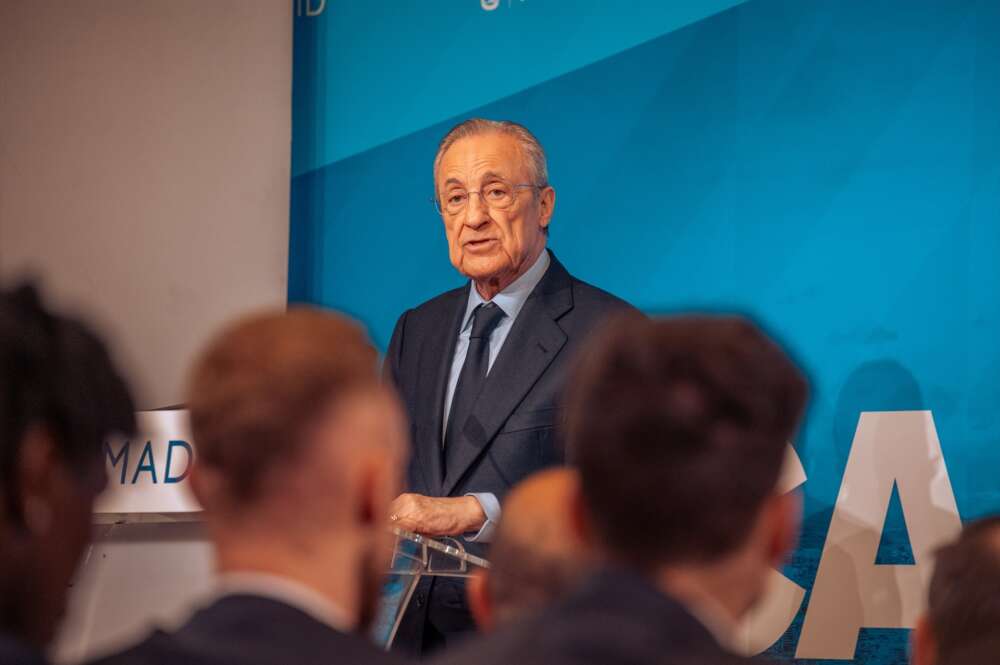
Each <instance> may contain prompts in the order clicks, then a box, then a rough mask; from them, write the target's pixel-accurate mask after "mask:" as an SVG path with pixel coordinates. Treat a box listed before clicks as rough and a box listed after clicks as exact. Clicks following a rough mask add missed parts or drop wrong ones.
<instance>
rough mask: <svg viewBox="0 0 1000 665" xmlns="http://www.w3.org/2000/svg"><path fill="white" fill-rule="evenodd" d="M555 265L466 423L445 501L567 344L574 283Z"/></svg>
mask: <svg viewBox="0 0 1000 665" xmlns="http://www.w3.org/2000/svg"><path fill="white" fill-rule="evenodd" d="M551 259H552V263H551V264H550V265H549V269H548V270H547V271H546V273H545V276H544V277H542V280H541V281H540V282H539V283H538V286H536V287H535V290H534V291H533V292H532V294H531V295H530V296H529V297H528V300H527V302H525V304H524V309H523V310H521V313H520V314H519V315H518V317H517V320H516V321H515V322H514V327H513V328H511V331H510V333H509V334H508V335H507V339H506V341H504V345H503V348H502V349H500V354H499V355H498V356H497V359H496V361H495V362H494V363H493V368H492V369H491V370H490V373H489V376H488V377H487V380H486V385H484V386H483V392H482V393H481V394H480V395H479V398H478V399H477V400H476V405H475V407H473V410H472V415H471V416H470V417H469V419H468V420H467V421H466V422H465V425H464V427H463V430H462V434H463V436H461V437H458V441H457V442H456V445H458V446H461V448H460V449H459V450H456V451H454V452H453V453H452V454H453V457H452V458H451V459H452V460H453V462H452V463H450V464H449V468H448V476H447V477H446V478H445V479H444V486H443V487H442V496H448V495H449V494H450V493H451V492H452V491H453V490H454V489H455V486H456V485H457V484H458V481H459V480H460V479H461V477H462V476H463V475H464V474H465V472H466V471H468V470H469V467H471V466H472V465H473V464H474V463H475V461H476V460H477V459H478V458H479V457H480V455H482V454H483V453H484V452H485V450H486V448H487V447H488V444H489V443H490V442H491V441H492V440H493V438H494V437H495V436H496V435H497V433H498V432H499V431H500V428H501V427H502V426H503V424H504V422H506V420H507V418H508V417H509V416H510V414H511V413H512V412H513V411H514V409H515V408H517V405H518V404H520V403H521V400H522V399H524V396H525V395H527V394H528V392H529V391H530V390H531V387H532V386H533V385H534V384H535V382H536V381H537V380H538V378H539V377H540V376H541V375H542V373H543V372H545V370H546V368H548V366H549V364H551V362H552V360H553V359H554V358H555V357H556V355H557V354H558V353H559V351H560V350H561V349H562V347H563V346H564V345H565V344H566V333H564V332H563V330H562V328H560V327H559V325H558V324H557V323H556V320H557V319H558V318H559V317H561V316H562V315H563V314H565V313H566V312H567V311H569V310H570V309H571V308H572V307H573V291H572V286H573V283H572V280H571V278H570V276H569V273H567V272H566V269H565V268H563V266H562V264H560V263H559V261H557V260H556V257H555V255H554V254H553V255H552V256H551ZM449 357H450V356H449ZM439 420H440V416H439Z"/></svg>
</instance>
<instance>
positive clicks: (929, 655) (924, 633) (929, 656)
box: [910, 614, 937, 665]
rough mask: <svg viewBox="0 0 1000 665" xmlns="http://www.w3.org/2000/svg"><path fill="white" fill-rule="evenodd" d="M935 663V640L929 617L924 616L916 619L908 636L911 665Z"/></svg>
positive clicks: (931, 664) (932, 664) (933, 664)
mask: <svg viewBox="0 0 1000 665" xmlns="http://www.w3.org/2000/svg"><path fill="white" fill-rule="evenodd" d="M936 662H937V639H936V638H935V637H934V628H933V626H932V625H931V621H930V617H928V616H927V615H926V614H924V615H922V616H921V617H920V618H919V619H917V625H916V627H915V628H914V629H913V632H912V633H911V634H910V663H911V665H935V663H936Z"/></svg>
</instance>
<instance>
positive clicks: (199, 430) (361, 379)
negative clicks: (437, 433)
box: [188, 308, 405, 630]
mask: <svg viewBox="0 0 1000 665" xmlns="http://www.w3.org/2000/svg"><path fill="white" fill-rule="evenodd" d="M376 363H377V355H376V352H375V349H374V348H373V347H372V345H371V343H370V342H369V341H368V339H367V337H366V335H365V333H364V332H363V331H362V330H361V328H360V327H359V326H357V325H356V324H355V323H354V322H352V321H350V320H348V319H346V318H344V317H341V316H337V315H334V314H330V313H325V312H321V311H319V310H314V309H308V308H298V309H294V308H293V309H291V310H289V311H288V312H287V313H286V312H281V313H267V314H261V315H257V316H254V317H251V318H247V319H244V320H242V321H239V322H237V323H235V324H234V325H232V326H230V327H229V328H227V329H225V330H224V331H223V332H222V333H221V334H220V335H218V337H216V338H215V339H214V340H213V341H212V342H211V343H210V344H209V345H208V347H207V349H206V350H205V351H204V352H203V353H202V355H201V357H200V358H199V359H198V361H197V363H196V364H195V366H194V369H193V371H192V373H191V377H190V382H189V387H188V405H189V408H190V412H191V429H192V435H193V437H194V440H195V441H196V443H197V450H198V459H197V462H196V463H195V467H194V470H193V472H192V477H191V483H192V488H193V490H194V492H195V494H196V496H197V498H198V500H199V501H200V502H201V504H202V506H203V507H204V509H205V521H206V524H207V527H208V531H209V535H210V537H211V539H212V541H213V543H214V545H215V549H216V559H217V566H218V568H219V570H220V572H222V573H264V574H269V575H275V576H280V577H282V578H284V579H288V580H291V581H294V582H297V583H299V584H302V585H305V586H308V587H309V588H310V589H312V590H313V591H315V592H318V593H320V594H322V595H323V596H325V597H326V599H328V600H330V601H332V602H333V603H335V604H336V606H337V607H338V608H339V609H340V610H341V611H343V612H344V613H345V614H346V615H348V616H347V617H346V618H347V620H348V621H349V622H350V624H351V625H352V626H353V627H354V628H356V629H358V630H360V629H363V628H365V627H366V626H367V624H368V622H369V621H370V620H371V618H372V616H373V613H374V612H373V610H374V607H375V603H376V601H377V596H378V588H379V584H380V582H381V579H382V578H383V575H384V571H385V568H386V566H387V565H388V557H389V556H390V554H391V548H392V537H391V535H390V534H389V533H388V529H387V521H386V520H387V515H388V514H389V503H390V502H391V501H392V499H393V498H394V497H395V496H396V495H397V494H398V493H399V490H400V484H401V478H402V470H403V465H404V462H405V439H404V436H405V434H404V432H405V426H404V422H403V416H402V413H401V410H400V407H399V405H398V404H397V400H396V397H395V396H394V394H393V393H392V392H391V391H390V390H388V389H387V388H385V387H383V386H382V385H380V383H379V381H378V375H377V367H376Z"/></svg>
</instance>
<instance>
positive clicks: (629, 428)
mask: <svg viewBox="0 0 1000 665" xmlns="http://www.w3.org/2000/svg"><path fill="white" fill-rule="evenodd" d="M568 385H569V386H570V389H569V393H568V397H567V411H568V414H567V417H568V422H567V443H568V446H569V453H570V455H571V457H572V460H573V461H574V462H575V463H576V464H577V465H578V466H579V469H580V477H581V497H582V499H581V504H582V506H583V511H584V514H585V516H586V521H587V523H588V524H589V529H590V531H591V532H592V537H593V539H594V541H595V543H596V545H597V546H598V547H599V548H600V549H601V550H602V553H603V555H604V556H606V557H607V558H608V559H609V560H610V561H611V562H613V564H616V565H617V566H620V567H625V568H628V569H631V570H633V571H636V572H638V573H640V574H642V575H643V576H645V577H646V578H647V579H649V580H651V581H652V582H653V583H654V584H655V585H656V586H657V587H658V588H660V589H661V590H663V591H665V592H666V593H667V594H668V595H670V596H672V597H675V598H676V599H677V600H679V601H681V603H682V604H684V605H686V606H688V607H693V608H696V609H698V610H708V611H705V612H701V613H700V614H701V615H702V616H705V615H709V614H710V615H712V618H713V619H717V620H718V621H716V622H715V623H722V624H725V625H726V626H730V625H731V624H732V623H733V622H735V621H737V620H739V619H740V618H741V617H742V616H743V615H744V614H745V613H746V612H747V611H748V610H749V609H750V608H751V607H752V606H753V605H754V604H755V602H756V601H757V600H758V599H759V598H760V596H761V594H762V593H763V591H764V584H765V579H766V577H767V575H768V572H769V571H770V570H771V568H772V567H774V566H777V565H779V564H780V563H781V561H782V559H783V557H784V556H785V554H786V552H787V551H788V550H789V549H790V548H791V547H792V546H793V545H794V542H795V539H796V537H797V533H798V524H799V518H800V506H799V498H798V496H797V495H795V494H786V495H781V494H779V493H778V490H777V487H776V483H777V481H778V476H779V473H780V471H781V467H782V461H783V458H784V451H785V447H786V445H787V444H788V442H789V441H791V440H792V439H793V438H794V435H795V432H796V429H797V428H798V425H799V421H800V419H801V417H802V414H803V409H804V407H805V403H806V396H807V386H806V382H805V380H804V378H803V376H802V375H801V373H800V372H799V370H798V369H797V368H796V367H795V365H794V364H793V363H792V362H791V360H789V358H788V357H787V356H786V354H785V353H784V352H783V351H782V349H781V348H779V347H778V345H777V344H775V343H774V342H773V341H772V340H770V339H769V338H768V337H767V336H766V335H765V334H764V333H763V332H762V331H761V330H760V329H759V328H757V327H756V326H755V325H753V324H752V323H750V322H749V321H748V320H746V319H743V318H739V317H730V316H727V317H723V316H679V317H671V318H660V319H652V320H650V319H646V318H642V317H638V316H628V317H624V318H619V319H617V320H615V321H613V322H611V323H610V324H609V325H608V326H607V327H606V328H605V329H604V330H603V331H602V332H601V333H600V334H599V335H598V336H597V337H596V338H595V339H594V340H593V342H592V344H591V345H590V346H589V347H588V349H587V353H585V354H581V361H580V362H579V364H578V366H577V368H576V371H575V373H574V375H573V376H572V377H571V380H570V381H569V384H568ZM505 517H506V516H505ZM695 614H699V612H695Z"/></svg>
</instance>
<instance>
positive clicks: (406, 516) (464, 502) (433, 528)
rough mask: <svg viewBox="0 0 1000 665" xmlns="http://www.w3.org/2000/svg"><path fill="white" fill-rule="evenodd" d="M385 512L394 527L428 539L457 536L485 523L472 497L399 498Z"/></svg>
mask: <svg viewBox="0 0 1000 665" xmlns="http://www.w3.org/2000/svg"><path fill="white" fill-rule="evenodd" d="M389 512H390V516H389V519H390V520H392V524H393V525H394V526H398V527H399V528H401V529H406V530H407V531H415V532H417V533H422V534H426V535H428V536H458V535H461V534H463V533H468V532H470V531H478V530H479V529H480V527H482V526H483V524H484V523H485V522H486V514H485V513H483V508H482V506H480V505H479V501H478V500H476V498H475V497H472V496H460V497H447V498H438V497H431V496H424V495H422V494H400V495H399V496H398V497H397V498H396V500H395V501H393V502H392V505H391V506H390V507H389Z"/></svg>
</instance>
